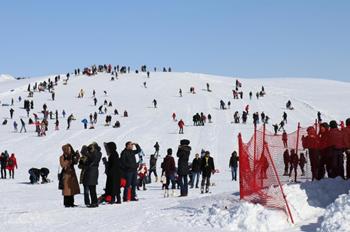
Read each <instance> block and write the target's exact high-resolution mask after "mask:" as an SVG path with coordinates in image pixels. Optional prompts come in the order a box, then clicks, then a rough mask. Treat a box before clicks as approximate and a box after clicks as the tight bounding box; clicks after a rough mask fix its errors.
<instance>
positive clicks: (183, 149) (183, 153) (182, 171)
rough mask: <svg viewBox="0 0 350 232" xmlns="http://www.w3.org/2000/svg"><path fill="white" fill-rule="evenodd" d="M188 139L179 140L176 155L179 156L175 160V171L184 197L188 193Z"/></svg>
mask: <svg viewBox="0 0 350 232" xmlns="http://www.w3.org/2000/svg"><path fill="white" fill-rule="evenodd" d="M189 144H190V141H189V140H187V139H183V140H181V141H180V146H179V148H178V150H177V154H176V156H177V157H178V158H179V159H178V161H177V167H178V169H177V173H178V175H179V177H178V181H179V184H180V189H181V191H180V192H181V197H185V196H187V194H188V174H189V169H188V159H189V157H190V152H191V147H190V146H189Z"/></svg>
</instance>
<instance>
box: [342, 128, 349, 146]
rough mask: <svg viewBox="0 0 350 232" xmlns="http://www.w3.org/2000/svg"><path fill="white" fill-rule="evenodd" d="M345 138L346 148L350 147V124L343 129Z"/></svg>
mask: <svg viewBox="0 0 350 232" xmlns="http://www.w3.org/2000/svg"><path fill="white" fill-rule="evenodd" d="M342 133H343V138H344V147H345V148H346V149H350V126H347V127H345V128H344V129H343V130H342Z"/></svg>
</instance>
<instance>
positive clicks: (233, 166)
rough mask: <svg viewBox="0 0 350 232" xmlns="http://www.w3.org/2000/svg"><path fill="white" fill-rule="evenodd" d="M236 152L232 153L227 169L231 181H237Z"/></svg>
mask: <svg viewBox="0 0 350 232" xmlns="http://www.w3.org/2000/svg"><path fill="white" fill-rule="evenodd" d="M238 160H239V158H238V156H237V152H236V151H233V152H232V154H231V158H230V164H229V168H231V174H232V180H237V167H238Z"/></svg>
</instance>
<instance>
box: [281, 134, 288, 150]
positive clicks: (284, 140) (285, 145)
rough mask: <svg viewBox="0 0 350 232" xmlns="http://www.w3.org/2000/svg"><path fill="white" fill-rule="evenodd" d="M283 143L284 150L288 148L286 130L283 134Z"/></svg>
mask: <svg viewBox="0 0 350 232" xmlns="http://www.w3.org/2000/svg"><path fill="white" fill-rule="evenodd" d="M282 142H283V146H284V148H288V135H287V132H286V131H285V130H283V133H282Z"/></svg>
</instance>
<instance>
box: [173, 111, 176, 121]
mask: <svg viewBox="0 0 350 232" xmlns="http://www.w3.org/2000/svg"><path fill="white" fill-rule="evenodd" d="M172 117H173V121H176V114H175V112H174V113H173V115H172Z"/></svg>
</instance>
